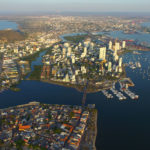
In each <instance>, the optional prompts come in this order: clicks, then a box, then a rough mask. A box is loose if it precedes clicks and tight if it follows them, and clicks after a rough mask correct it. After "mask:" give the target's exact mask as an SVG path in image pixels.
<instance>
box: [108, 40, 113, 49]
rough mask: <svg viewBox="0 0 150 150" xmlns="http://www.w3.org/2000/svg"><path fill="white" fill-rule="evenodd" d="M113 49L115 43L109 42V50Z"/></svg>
mask: <svg viewBox="0 0 150 150" xmlns="http://www.w3.org/2000/svg"><path fill="white" fill-rule="evenodd" d="M112 48H113V43H112V41H109V49H112Z"/></svg>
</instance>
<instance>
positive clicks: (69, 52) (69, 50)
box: [67, 47, 72, 56]
mask: <svg viewBox="0 0 150 150" xmlns="http://www.w3.org/2000/svg"><path fill="white" fill-rule="evenodd" d="M71 52H72V51H71V47H68V51H67V56H70V55H71Z"/></svg>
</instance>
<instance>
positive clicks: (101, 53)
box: [99, 47, 106, 60]
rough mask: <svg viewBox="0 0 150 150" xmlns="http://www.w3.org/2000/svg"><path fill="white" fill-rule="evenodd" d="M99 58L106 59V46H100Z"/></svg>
mask: <svg viewBox="0 0 150 150" xmlns="http://www.w3.org/2000/svg"><path fill="white" fill-rule="evenodd" d="M99 59H100V60H105V59H106V47H101V48H100V50H99Z"/></svg>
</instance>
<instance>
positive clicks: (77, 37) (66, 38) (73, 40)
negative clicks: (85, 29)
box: [64, 34, 87, 43]
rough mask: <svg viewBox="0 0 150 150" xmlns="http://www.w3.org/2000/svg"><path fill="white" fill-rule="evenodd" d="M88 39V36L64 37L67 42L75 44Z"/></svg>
mask: <svg viewBox="0 0 150 150" xmlns="http://www.w3.org/2000/svg"><path fill="white" fill-rule="evenodd" d="M86 37H87V34H86V35H76V36H66V37H64V39H65V40H67V41H70V42H73V43H79V42H81V41H83V40H84V39H85V38H86Z"/></svg>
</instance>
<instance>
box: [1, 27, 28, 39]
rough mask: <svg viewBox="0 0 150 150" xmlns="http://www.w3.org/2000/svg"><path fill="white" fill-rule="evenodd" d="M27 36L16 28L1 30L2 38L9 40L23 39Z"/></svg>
mask: <svg viewBox="0 0 150 150" xmlns="http://www.w3.org/2000/svg"><path fill="white" fill-rule="evenodd" d="M24 39H25V36H24V34H23V33H21V32H19V31H14V30H0V40H1V41H7V42H14V41H21V40H24Z"/></svg>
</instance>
